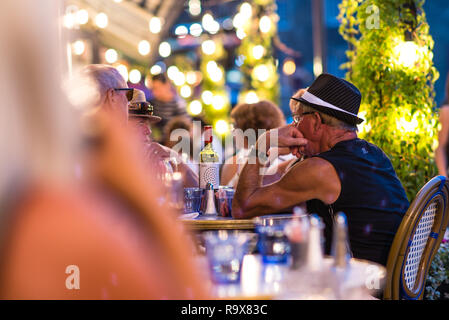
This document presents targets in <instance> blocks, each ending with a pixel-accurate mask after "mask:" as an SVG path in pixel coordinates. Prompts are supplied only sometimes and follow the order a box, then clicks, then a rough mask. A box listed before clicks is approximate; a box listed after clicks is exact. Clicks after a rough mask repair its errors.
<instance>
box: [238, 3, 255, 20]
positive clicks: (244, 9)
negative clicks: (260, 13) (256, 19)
mask: <svg viewBox="0 0 449 320" xmlns="http://www.w3.org/2000/svg"><path fill="white" fill-rule="evenodd" d="M240 14H241V15H242V16H243V17H244V19H245V20H248V19H250V18H251V16H252V15H253V9H252V8H251V5H250V4H249V3H248V2H244V3H242V5H241V6H240Z"/></svg>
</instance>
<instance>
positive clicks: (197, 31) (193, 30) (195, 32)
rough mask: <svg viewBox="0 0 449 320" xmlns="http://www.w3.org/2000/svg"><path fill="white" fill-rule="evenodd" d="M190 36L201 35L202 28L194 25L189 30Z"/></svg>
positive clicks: (196, 24)
mask: <svg viewBox="0 0 449 320" xmlns="http://www.w3.org/2000/svg"><path fill="white" fill-rule="evenodd" d="M189 31H190V34H191V35H192V36H194V37H199V36H200V35H201V33H203V27H201V25H200V24H199V23H194V24H192V25H191V26H190V28H189Z"/></svg>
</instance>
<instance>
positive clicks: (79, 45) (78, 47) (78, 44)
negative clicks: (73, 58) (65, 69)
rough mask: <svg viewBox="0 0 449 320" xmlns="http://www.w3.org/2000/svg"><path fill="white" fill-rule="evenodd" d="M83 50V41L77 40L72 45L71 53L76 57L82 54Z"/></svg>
mask: <svg viewBox="0 0 449 320" xmlns="http://www.w3.org/2000/svg"><path fill="white" fill-rule="evenodd" d="M84 50H85V45H84V41H81V40H77V41H75V42H74V43H73V52H74V53H75V54H76V55H77V56H80V55H82V54H83V52H84Z"/></svg>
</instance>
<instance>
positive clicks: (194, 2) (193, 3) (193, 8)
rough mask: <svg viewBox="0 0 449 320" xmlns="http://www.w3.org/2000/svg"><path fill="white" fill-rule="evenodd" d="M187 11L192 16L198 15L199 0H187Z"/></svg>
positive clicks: (199, 8)
mask: <svg viewBox="0 0 449 320" xmlns="http://www.w3.org/2000/svg"><path fill="white" fill-rule="evenodd" d="M189 12H190V14H191V15H192V16H198V15H199V14H200V13H201V1H200V0H190V1H189Z"/></svg>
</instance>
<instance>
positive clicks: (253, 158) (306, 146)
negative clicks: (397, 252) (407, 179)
mask: <svg viewBox="0 0 449 320" xmlns="http://www.w3.org/2000/svg"><path fill="white" fill-rule="evenodd" d="M292 100H293V103H292V109H293V120H294V123H293V124H291V125H288V126H285V127H282V128H279V129H274V130H270V131H268V132H267V133H265V134H263V135H262V136H260V137H259V139H258V141H257V143H256V146H255V147H254V148H253V149H252V151H251V152H250V156H249V158H248V162H247V164H246V165H245V167H244V168H243V170H242V172H241V174H240V179H239V182H238V185H237V188H236V193H235V197H234V201H233V204H232V206H233V208H232V214H233V216H234V217H235V218H249V217H254V216H257V215H263V214H271V213H278V212H285V211H287V210H291V208H292V207H293V206H297V205H301V204H304V205H305V206H307V211H308V212H309V213H316V214H318V215H319V216H320V217H321V218H322V219H323V221H324V223H325V226H326V229H325V238H326V253H327V254H329V253H330V247H331V242H332V226H333V218H334V214H336V213H338V212H340V211H342V212H344V213H345V214H346V216H347V221H348V232H349V242H350V245H351V249H352V253H353V255H354V257H356V258H360V259H367V260H371V261H374V262H378V263H380V264H383V265H385V264H386V261H387V257H388V253H389V250H390V247H391V243H392V242H393V238H394V235H395V233H396V230H397V228H398V227H399V224H400V223H401V221H402V217H403V215H404V214H405V212H406V210H407V209H408V206H409V203H408V200H407V197H406V194H405V191H404V188H403V187H402V184H401V182H400V181H399V179H398V177H397V176H396V173H395V170H394V169H393V166H392V164H391V162H390V160H389V159H388V157H387V156H386V155H385V153H384V152H383V151H382V150H381V149H379V148H378V147H377V146H375V145H373V144H371V143H369V142H367V141H365V140H362V139H359V138H358V137H357V124H359V123H361V122H362V121H363V119H361V118H359V117H358V116H357V113H358V111H359V107H360V102H361V94H360V92H359V90H358V89H357V88H356V87H355V86H354V85H353V84H351V83H349V82H348V81H345V80H343V79H340V78H337V77H335V76H332V75H330V74H322V75H320V76H319V77H318V78H317V79H316V80H315V81H314V83H313V84H312V85H311V86H310V87H309V88H308V89H307V90H302V91H300V92H298V94H297V95H295V96H293V97H292ZM276 137H277V146H278V147H289V148H290V150H291V151H292V153H293V154H294V155H296V156H297V157H298V158H304V160H302V161H297V162H296V163H295V164H293V165H292V166H290V168H289V169H287V171H286V172H285V173H284V175H283V176H282V178H281V179H280V180H279V181H277V182H276V183H273V184H270V185H266V186H262V184H261V182H262V177H261V176H260V175H259V169H260V167H261V166H263V161H262V160H263V158H264V157H266V155H265V153H266V152H265V149H264V146H269V145H270V142H272V143H273V142H275V141H270V140H275V139H276ZM261 159H262V160H261Z"/></svg>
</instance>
